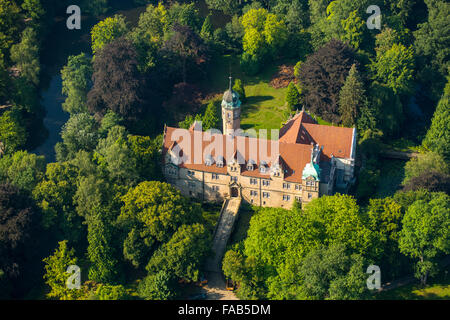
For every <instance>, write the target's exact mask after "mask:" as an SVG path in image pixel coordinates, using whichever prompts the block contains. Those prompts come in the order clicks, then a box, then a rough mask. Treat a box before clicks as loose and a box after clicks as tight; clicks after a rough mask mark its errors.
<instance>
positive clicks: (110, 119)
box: [98, 110, 123, 138]
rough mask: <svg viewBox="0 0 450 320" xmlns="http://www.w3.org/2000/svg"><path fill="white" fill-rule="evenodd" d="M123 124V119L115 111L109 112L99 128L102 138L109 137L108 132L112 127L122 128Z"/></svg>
mask: <svg viewBox="0 0 450 320" xmlns="http://www.w3.org/2000/svg"><path fill="white" fill-rule="evenodd" d="M122 122H123V118H122V117H121V116H119V115H118V114H117V113H115V112H114V111H111V110H108V111H107V112H106V114H105V115H104V116H103V118H102V120H101V124H100V128H99V130H98V131H99V134H100V136H101V137H102V138H106V137H107V136H108V132H109V130H110V129H111V128H112V127H115V126H120V125H121V124H122Z"/></svg>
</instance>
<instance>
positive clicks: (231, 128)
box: [162, 79, 356, 209]
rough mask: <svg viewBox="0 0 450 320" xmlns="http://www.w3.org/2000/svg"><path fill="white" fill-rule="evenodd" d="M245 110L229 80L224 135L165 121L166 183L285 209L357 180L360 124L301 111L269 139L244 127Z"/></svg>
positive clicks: (205, 197)
mask: <svg viewBox="0 0 450 320" xmlns="http://www.w3.org/2000/svg"><path fill="white" fill-rule="evenodd" d="M240 114H241V102H240V100H239V94H238V93H237V92H235V91H233V90H232V88H231V79H230V87H229V89H228V90H227V91H225V93H224V95H223V101H222V120H223V134H222V133H220V134H219V133H211V132H204V131H202V130H201V124H200V123H198V122H195V123H194V124H193V125H192V126H191V127H190V128H189V129H188V130H185V129H179V128H173V127H165V128H164V139H163V150H162V153H163V172H164V175H165V178H166V180H167V182H169V183H171V184H172V185H174V186H175V187H177V188H178V189H179V190H180V191H181V193H182V194H183V195H185V196H190V197H196V198H198V199H200V200H202V201H223V200H224V199H225V198H228V197H241V199H242V200H243V201H246V202H248V203H250V204H253V205H256V206H263V207H283V208H287V209H289V208H291V207H292V205H293V203H294V201H297V202H300V203H302V204H306V203H308V202H310V201H311V200H312V199H315V198H318V197H320V196H322V195H331V194H333V193H334V192H335V189H336V187H337V188H339V189H340V190H345V189H346V188H347V187H348V186H349V185H350V184H352V183H353V180H354V163H355V148H356V129H355V128H343V127H334V126H325V125H319V124H317V123H316V121H315V120H314V119H313V118H312V117H311V116H310V115H309V114H308V113H307V112H305V111H303V110H302V111H301V112H298V113H297V114H296V115H295V116H294V117H292V118H291V119H290V120H288V121H287V122H286V123H285V124H284V125H283V127H282V128H281V129H280V132H279V139H278V140H276V141H274V140H265V139H262V138H255V137H250V136H246V135H244V134H242V133H241V131H240ZM213 142H214V143H213Z"/></svg>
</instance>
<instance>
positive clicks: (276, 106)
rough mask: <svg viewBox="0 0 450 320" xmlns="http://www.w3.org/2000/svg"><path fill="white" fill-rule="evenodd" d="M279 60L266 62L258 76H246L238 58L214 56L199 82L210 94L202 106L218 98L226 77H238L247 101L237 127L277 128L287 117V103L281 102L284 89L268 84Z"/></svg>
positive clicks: (284, 92) (223, 87) (224, 85)
mask: <svg viewBox="0 0 450 320" xmlns="http://www.w3.org/2000/svg"><path fill="white" fill-rule="evenodd" d="M283 63H291V64H293V62H292V61H290V62H287V61H286V62H277V63H273V64H271V65H268V66H267V67H266V68H264V69H263V70H262V71H261V72H260V73H259V74H258V75H256V76H253V77H248V76H246V75H245V74H243V72H242V70H241V68H240V65H239V58H238V57H236V56H231V55H225V56H221V57H216V58H215V59H214V61H213V62H212V63H211V66H212V68H213V70H211V71H210V72H209V75H210V76H209V78H208V79H207V80H205V81H203V82H202V83H201V87H202V89H203V91H204V92H207V93H208V94H209V95H210V96H209V99H208V100H206V101H204V104H205V105H206V104H207V103H208V102H209V101H211V100H213V101H218V100H219V101H220V100H221V99H222V94H223V92H224V91H225V90H226V89H227V88H228V83H229V80H228V76H229V74H230V70H231V75H232V77H233V78H234V79H241V80H242V81H243V83H244V86H245V93H246V96H247V102H246V103H245V104H243V105H242V114H241V128H242V129H244V130H247V129H250V128H252V129H255V130H257V131H258V130H259V129H268V136H269V137H270V129H279V128H280V127H281V125H282V124H283V122H284V121H286V119H287V117H288V111H287V106H286V105H285V95H286V90H287V88H283V89H275V88H272V87H271V86H270V85H269V82H270V80H271V78H272V76H273V75H274V74H275V73H276V72H277V67H278V66H279V65H281V64H283Z"/></svg>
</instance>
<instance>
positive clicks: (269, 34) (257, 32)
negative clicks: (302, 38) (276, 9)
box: [241, 8, 288, 74]
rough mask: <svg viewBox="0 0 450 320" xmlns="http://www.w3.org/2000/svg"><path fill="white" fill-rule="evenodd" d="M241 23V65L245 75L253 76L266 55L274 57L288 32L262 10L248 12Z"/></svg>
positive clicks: (272, 16) (282, 25)
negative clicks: (242, 52)
mask: <svg viewBox="0 0 450 320" xmlns="http://www.w3.org/2000/svg"><path fill="white" fill-rule="evenodd" d="M241 23H242V26H243V28H244V36H243V40H242V41H243V42H242V44H243V49H244V55H243V56H242V58H241V65H243V66H244V69H245V71H246V72H247V73H250V74H253V73H255V71H256V72H257V71H259V67H260V65H259V64H260V62H262V61H264V60H265V59H267V58H268V55H271V56H272V57H276V55H277V54H278V53H279V52H280V49H281V48H282V47H283V45H284V44H285V43H286V41H287V38H288V32H287V28H286V24H285V23H284V21H283V20H280V19H279V18H278V17H277V16H276V15H274V14H272V13H268V11H267V10H266V9H264V8H252V9H250V10H248V11H247V12H246V13H245V14H244V15H243V16H242V20H241Z"/></svg>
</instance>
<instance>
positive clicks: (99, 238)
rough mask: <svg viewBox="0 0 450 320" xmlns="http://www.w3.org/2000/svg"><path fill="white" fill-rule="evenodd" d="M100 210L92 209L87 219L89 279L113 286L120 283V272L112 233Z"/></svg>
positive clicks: (97, 208)
mask: <svg viewBox="0 0 450 320" xmlns="http://www.w3.org/2000/svg"><path fill="white" fill-rule="evenodd" d="M104 215H105V213H104V212H103V210H102V208H99V207H96V208H92V209H91V212H90V216H89V219H88V237H87V239H88V242H89V246H88V248H87V256H88V258H89V261H90V262H91V266H90V268H89V279H90V280H93V281H95V282H100V283H106V284H114V283H117V282H119V281H120V270H119V266H118V261H117V260H116V258H115V250H114V247H113V243H112V237H113V232H112V231H111V227H110V226H109V225H107V222H106V221H105V220H106V219H105V218H104V217H102V216H104Z"/></svg>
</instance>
